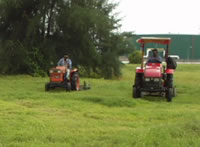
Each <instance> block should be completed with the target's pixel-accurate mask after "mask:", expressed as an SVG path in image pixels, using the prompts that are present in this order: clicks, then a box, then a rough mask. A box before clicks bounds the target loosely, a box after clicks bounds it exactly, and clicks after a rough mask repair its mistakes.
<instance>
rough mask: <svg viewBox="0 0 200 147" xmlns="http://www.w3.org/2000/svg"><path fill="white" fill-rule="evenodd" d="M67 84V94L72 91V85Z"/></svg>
mask: <svg viewBox="0 0 200 147" xmlns="http://www.w3.org/2000/svg"><path fill="white" fill-rule="evenodd" d="M66 84H67V85H66V91H67V92H70V91H71V83H70V82H67V83H66Z"/></svg>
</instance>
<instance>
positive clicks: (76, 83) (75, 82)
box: [71, 73, 80, 90]
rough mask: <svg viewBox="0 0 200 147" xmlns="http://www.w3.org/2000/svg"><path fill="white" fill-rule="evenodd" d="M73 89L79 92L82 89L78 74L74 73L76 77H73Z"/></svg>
mask: <svg viewBox="0 0 200 147" xmlns="http://www.w3.org/2000/svg"><path fill="white" fill-rule="evenodd" d="M71 88H72V90H79V89H80V83H79V75H78V73H74V75H73V76H72V82H71Z"/></svg>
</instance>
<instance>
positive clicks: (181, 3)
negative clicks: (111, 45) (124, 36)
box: [112, 0, 200, 34]
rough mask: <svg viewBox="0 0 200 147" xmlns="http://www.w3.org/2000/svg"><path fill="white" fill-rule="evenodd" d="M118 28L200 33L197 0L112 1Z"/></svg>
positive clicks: (159, 32) (140, 32)
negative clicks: (118, 21) (119, 24)
mask: <svg viewBox="0 0 200 147" xmlns="http://www.w3.org/2000/svg"><path fill="white" fill-rule="evenodd" d="M112 1H113V2H119V6H118V7H117V9H116V10H115V11H116V12H120V14H119V17H120V18H122V21H121V24H122V28H121V31H134V32H135V33H136V34H168V33H171V34H200V0H112Z"/></svg>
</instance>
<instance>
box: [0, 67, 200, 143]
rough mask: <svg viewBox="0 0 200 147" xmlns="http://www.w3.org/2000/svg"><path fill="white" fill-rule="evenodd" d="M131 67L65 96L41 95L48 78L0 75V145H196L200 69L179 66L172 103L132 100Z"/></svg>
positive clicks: (62, 92)
mask: <svg viewBox="0 0 200 147" xmlns="http://www.w3.org/2000/svg"><path fill="white" fill-rule="evenodd" d="M135 67H136V66H135V65H126V66H124V67H123V76H122V77H121V78H120V79H118V80H104V79H81V80H82V82H83V80H85V81H87V82H89V83H90V85H91V87H92V89H91V90H87V91H79V92H70V93H67V92H66V91H65V90H62V89H58V90H54V91H50V92H45V91H44V85H45V83H46V82H48V77H46V78H41V77H40V78H34V77H30V76H26V75H19V76H0V147H67V146H77V147H84V146H86V147H88V146H95V147H98V146H99V147H102V146H105V147H107V146H108V147H112V146H113V147H116V146H119V147H122V146H126V147H129V146H137V147H151V146H152V147H153V146H158V147H184V146H185V147H188V146H192V147H199V146H200V65H178V68H177V71H176V72H175V85H176V88H177V97H176V98H174V99H173V102H171V103H167V102H166V100H165V98H160V97H152V96H151V97H149V96H145V97H144V98H142V99H137V100H136V99H133V98H132V85H133V81H134V74H135Z"/></svg>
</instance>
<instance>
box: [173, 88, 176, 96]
mask: <svg viewBox="0 0 200 147" xmlns="http://www.w3.org/2000/svg"><path fill="white" fill-rule="evenodd" d="M172 91H173V97H176V88H175V87H174V88H173V89H172Z"/></svg>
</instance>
